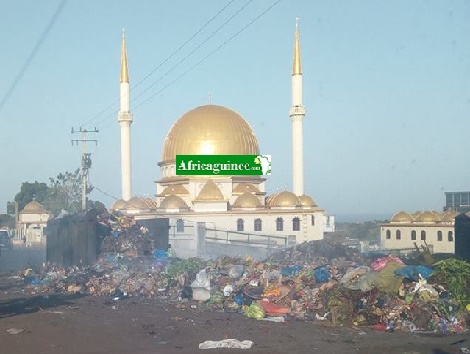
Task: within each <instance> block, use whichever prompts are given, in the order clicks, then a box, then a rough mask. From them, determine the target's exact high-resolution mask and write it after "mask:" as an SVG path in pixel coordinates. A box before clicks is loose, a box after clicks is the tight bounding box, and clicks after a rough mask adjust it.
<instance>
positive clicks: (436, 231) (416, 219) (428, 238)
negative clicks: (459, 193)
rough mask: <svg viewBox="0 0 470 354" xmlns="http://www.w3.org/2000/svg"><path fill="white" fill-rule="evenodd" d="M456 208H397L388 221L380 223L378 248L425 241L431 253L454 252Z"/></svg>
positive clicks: (410, 245) (411, 245) (398, 247)
mask: <svg viewBox="0 0 470 354" xmlns="http://www.w3.org/2000/svg"><path fill="white" fill-rule="evenodd" d="M457 215H459V213H458V212H457V211H454V210H448V211H446V212H444V213H438V212H435V211H423V212H421V211H417V212H415V213H413V214H409V213H407V212H405V211H400V212H398V213H396V214H395V215H393V217H392V218H391V220H390V222H388V223H383V224H380V242H381V249H382V250H404V251H405V250H406V249H410V250H411V249H412V248H414V247H415V243H416V245H417V246H418V247H421V246H422V245H425V244H427V245H428V246H429V248H430V249H431V251H432V252H434V253H452V254H453V253H455V217H456V216H457Z"/></svg>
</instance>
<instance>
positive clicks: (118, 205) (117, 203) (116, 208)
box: [111, 199, 126, 210]
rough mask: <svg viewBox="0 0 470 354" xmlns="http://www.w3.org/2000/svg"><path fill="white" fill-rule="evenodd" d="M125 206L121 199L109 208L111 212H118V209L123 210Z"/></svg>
mask: <svg viewBox="0 0 470 354" xmlns="http://www.w3.org/2000/svg"><path fill="white" fill-rule="evenodd" d="M125 206H126V202H125V201H124V200H122V199H118V200H116V201H115V202H114V204H113V206H112V207H111V209H113V210H120V209H123V208H125Z"/></svg>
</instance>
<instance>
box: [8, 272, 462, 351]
mask: <svg viewBox="0 0 470 354" xmlns="http://www.w3.org/2000/svg"><path fill="white" fill-rule="evenodd" d="M12 329H18V330H20V331H21V332H20V333H18V334H11V333H9V331H8V330H10V331H12ZM226 338H233V339H238V340H251V341H253V343H254V344H253V346H252V348H251V349H246V350H243V349H208V350H202V349H198V348H199V344H200V343H202V342H204V341H206V340H213V341H218V340H222V339H226ZM461 348H470V334H469V333H466V334H460V335H450V336H436V335H423V334H420V335H417V334H409V333H403V332H393V333H383V332H376V331H373V330H371V329H369V328H365V327H359V328H357V327H355V328H350V327H333V326H331V325H326V324H323V323H321V322H317V321H315V322H312V321H307V322H306V321H300V320H296V319H287V321H286V322H284V323H275V322H267V321H260V320H255V319H249V318H246V317H245V316H244V315H242V314H238V313H226V312H211V311H203V310H202V306H201V304H199V303H197V302H188V303H176V302H174V303H170V302H168V301H166V300H162V299H160V300H149V299H141V298H127V299H124V300H117V301H114V300H112V299H107V298H103V297H95V296H83V295H58V294H49V295H46V294H34V295H31V294H27V293H25V292H24V291H23V287H22V285H21V282H20V281H19V280H18V279H13V278H11V277H9V276H8V275H3V276H1V277H0V353H1V354H10V353H11V354H13V353H15V354H22V353H28V354H31V353H47V354H54V353H95V354H98V353H116V354H117V353H195V352H209V353H227V352H230V353H291V354H295V353H371V354H372V353H374V354H375V353H401V354H404V353H407V354H412V353H413V354H418V353H420V354H424V353H434V354H438V353H462V352H465V349H463V350H462V349H461Z"/></svg>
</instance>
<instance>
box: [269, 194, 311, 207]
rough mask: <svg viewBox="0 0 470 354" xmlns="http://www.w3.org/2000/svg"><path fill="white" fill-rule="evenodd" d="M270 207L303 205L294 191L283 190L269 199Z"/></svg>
mask: <svg viewBox="0 0 470 354" xmlns="http://www.w3.org/2000/svg"><path fill="white" fill-rule="evenodd" d="M266 202H267V204H268V206H269V207H271V208H272V207H296V206H301V205H302V203H301V202H300V200H299V198H298V197H297V196H296V195H295V194H294V193H292V192H287V191H284V192H281V193H278V194H276V195H273V196H272V198H269V197H268V199H267V201H266Z"/></svg>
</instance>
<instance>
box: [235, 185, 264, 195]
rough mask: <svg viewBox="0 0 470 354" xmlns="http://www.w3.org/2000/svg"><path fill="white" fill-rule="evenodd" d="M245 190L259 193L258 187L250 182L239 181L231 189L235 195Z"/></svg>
mask: <svg viewBox="0 0 470 354" xmlns="http://www.w3.org/2000/svg"><path fill="white" fill-rule="evenodd" d="M246 192H250V193H259V189H258V188H256V187H255V186H254V185H253V184H251V183H240V184H239V185H238V186H236V187H235V188H234V189H233V194H234V195H237V194H243V193H246Z"/></svg>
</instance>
